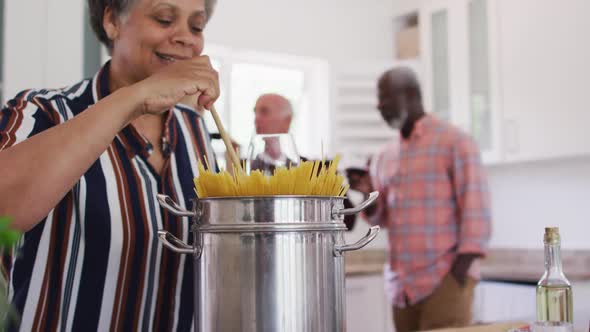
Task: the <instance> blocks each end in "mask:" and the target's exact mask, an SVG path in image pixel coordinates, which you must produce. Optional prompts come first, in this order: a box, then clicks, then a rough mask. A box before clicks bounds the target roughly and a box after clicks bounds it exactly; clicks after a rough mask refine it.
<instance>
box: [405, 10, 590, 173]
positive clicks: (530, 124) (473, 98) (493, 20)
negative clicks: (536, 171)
mask: <svg viewBox="0 0 590 332" xmlns="http://www.w3.org/2000/svg"><path fill="white" fill-rule="evenodd" d="M416 6H418V7H419V8H416V11H417V12H418V13H419V23H420V24H419V29H420V45H421V50H420V59H421V62H422V66H423V69H424V72H423V75H422V79H423V82H422V83H423V89H424V101H425V104H426V108H427V109H428V110H430V111H432V112H433V113H435V114H437V115H438V116H439V117H441V118H443V119H446V120H449V121H450V122H452V123H454V124H455V125H457V126H458V127H460V128H462V129H464V130H465V131H467V132H469V133H470V134H471V135H472V136H473V137H474V138H475V139H476V141H477V142H478V143H479V145H480V148H481V151H482V156H483V159H484V162H486V163H498V162H515V161H529V160H541V159H549V158H560V157H569V156H576V155H586V154H589V153H590V144H587V143H586V142H588V141H590V130H588V129H587V128H586V127H587V126H588V123H590V112H588V111H587V110H586V108H587V103H585V97H586V95H587V91H588V89H587V84H586V81H587V78H588V77H590V62H588V59H590V44H588V43H584V42H583V41H582V39H580V37H576V36H580V35H581V33H583V32H587V31H590V20H587V19H586V14H587V13H588V12H590V2H589V1H587V0H571V1H568V2H567V3H562V2H554V1H538V0H519V1H510V0H434V1H421V2H419V3H417V5H416Z"/></svg>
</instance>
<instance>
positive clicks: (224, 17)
mask: <svg viewBox="0 0 590 332" xmlns="http://www.w3.org/2000/svg"><path fill="white" fill-rule="evenodd" d="M392 13H393V2H392V1H390V0H365V1H358V0H321V1H318V0H298V1H291V0H276V1H268V0H247V1H243V0H240V1H238V0H233V1H232V0H225V1H219V2H218V5H217V8H216V12H215V14H214V15H213V18H212V19H211V21H210V22H209V25H208V26H207V30H206V38H207V42H212V43H215V44H220V45H227V46H231V47H238V48H244V49H256V50H260V51H270V52H280V53H288V54H293V55H304V56H309V57H319V58H324V59H327V60H329V61H331V62H341V61H347V60H355V59H390V58H391V57H392V56H393V32H392V31H391V30H392V29H391V27H392Z"/></svg>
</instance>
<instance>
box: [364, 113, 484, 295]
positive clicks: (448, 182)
mask: <svg viewBox="0 0 590 332" xmlns="http://www.w3.org/2000/svg"><path fill="white" fill-rule="evenodd" d="M370 174H371V178H372V182H373V187H374V188H375V190H378V191H379V194H380V196H379V200H378V207H377V212H376V213H375V214H374V215H373V216H372V217H370V218H367V219H368V220H369V222H370V223H372V224H378V225H382V226H384V227H386V228H387V229H388V231H389V246H390V267H391V269H392V270H393V271H394V272H395V273H396V278H395V280H390V281H392V282H394V283H395V287H393V288H394V289H395V294H392V296H393V300H394V304H395V305H397V306H404V304H405V303H406V299H407V301H408V303H409V304H415V303H417V302H418V301H420V300H422V299H424V298H425V297H427V296H428V295H430V294H431V293H432V292H433V291H434V289H435V288H436V287H437V285H438V284H439V283H440V282H441V280H442V279H443V277H444V276H445V275H446V274H447V273H449V270H450V268H451V265H452V263H453V261H454V259H455V257H456V256H457V254H458V253H478V254H484V250H485V247H486V245H487V242H488V240H489V237H490V220H491V214H490V200H489V193H488V186H487V182H486V177H485V174H484V170H483V167H482V165H481V161H480V156H479V151H478V148H477V146H476V144H475V142H474V141H473V140H472V139H471V138H470V137H469V136H467V135H466V134H464V133H463V132H461V131H460V130H458V129H457V128H455V127H453V126H451V125H449V124H447V123H445V122H442V121H440V120H438V119H436V118H435V117H433V116H430V115H426V116H424V117H423V118H422V119H420V120H419V121H418V122H417V123H416V125H415V128H414V130H413V132H412V134H411V135H410V137H409V139H407V140H406V139H402V140H401V141H400V140H396V141H395V142H394V143H390V144H388V145H387V146H385V147H384V149H383V150H382V152H381V153H379V154H377V155H376V156H375V158H374V159H373V162H372V164H371V170H370ZM478 270H479V269H478V262H477V261H476V262H474V264H473V265H472V268H471V269H470V271H469V274H470V275H471V276H472V277H475V278H478V277H479V272H478Z"/></svg>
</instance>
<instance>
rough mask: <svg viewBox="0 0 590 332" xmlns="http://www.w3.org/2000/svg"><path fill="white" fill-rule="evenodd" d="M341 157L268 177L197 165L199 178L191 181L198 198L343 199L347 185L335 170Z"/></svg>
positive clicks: (287, 169)
mask: <svg viewBox="0 0 590 332" xmlns="http://www.w3.org/2000/svg"><path fill="white" fill-rule="evenodd" d="M339 160H340V157H339V156H337V157H336V158H335V159H334V160H333V161H332V162H331V163H330V165H329V166H326V163H325V162H324V161H304V162H301V164H299V165H298V166H295V167H290V168H284V167H283V168H277V169H276V170H275V171H274V174H273V175H271V176H267V175H264V174H263V173H262V172H261V171H258V170H254V171H251V172H250V174H249V175H248V174H246V173H244V172H243V171H240V170H238V169H234V172H233V175H231V174H230V173H228V172H227V171H222V172H220V173H214V172H212V171H210V169H211V168H210V167H207V168H205V166H204V165H203V164H202V163H200V162H199V164H198V166H199V176H198V177H196V178H195V179H194V182H195V190H196V192H197V196H198V197H199V198H207V197H225V196H275V195H307V196H344V195H345V194H346V192H347V191H348V187H349V186H348V185H346V186H343V182H344V177H343V176H341V175H338V174H337V172H336V170H337V167H338V161H339Z"/></svg>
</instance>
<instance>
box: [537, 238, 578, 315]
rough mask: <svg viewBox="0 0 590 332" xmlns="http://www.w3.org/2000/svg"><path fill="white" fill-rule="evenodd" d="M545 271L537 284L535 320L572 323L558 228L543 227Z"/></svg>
mask: <svg viewBox="0 0 590 332" xmlns="http://www.w3.org/2000/svg"><path fill="white" fill-rule="evenodd" d="M543 242H544V244H545V273H543V276H542V277H541V280H539V283H538V284H537V320H538V321H540V322H567V323H573V316H574V315H573V294H572V286H571V284H570V282H569V281H568V280H567V278H566V277H565V275H564V274H563V270H562V268H561V249H560V246H561V240H560V237H559V228H557V227H547V228H545V236H544V240H543Z"/></svg>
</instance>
